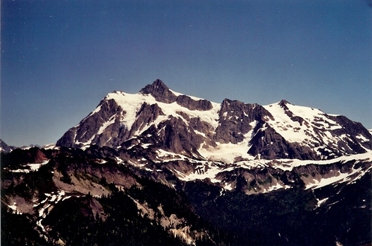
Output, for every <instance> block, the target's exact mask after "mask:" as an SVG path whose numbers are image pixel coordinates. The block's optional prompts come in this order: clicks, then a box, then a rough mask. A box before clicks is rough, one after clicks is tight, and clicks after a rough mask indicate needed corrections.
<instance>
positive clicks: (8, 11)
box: [0, 0, 372, 146]
mask: <svg viewBox="0 0 372 246" xmlns="http://www.w3.org/2000/svg"><path fill="white" fill-rule="evenodd" d="M368 3H369V2H368V1H366V0H312V1H305V0H297V1H296V0H275V1H274V0H272V1H269V0H254V1H243V0H237V1H228V0H225V1H221V0H213V1H212V0H203V1H200V0H199V1H192V0H191V1H177V0H169V1H162V0H159V1H156V0H155V1H139V0H133V1H127V0H122V1H102V0H99V1H83V0H68V1H67V0H58V1H50V0H45V1H41V0H37V1H35V0H14V1H9V0H3V1H2V17H1V18H2V20H1V22H2V28H1V32H2V33H1V34H2V36H1V41H2V54H1V60H2V64H1V66H2V71H1V72H2V73H1V136H0V137H1V138H2V139H3V140H5V141H6V142H7V143H9V144H12V145H18V146H20V145H28V144H47V143H53V142H55V141H56V140H57V139H58V138H59V137H60V136H62V134H63V133H64V132H65V131H66V130H67V129H68V128H70V127H72V126H74V125H76V124H77V123H78V122H79V121H80V120H81V119H82V118H83V117H85V116H86V115H87V114H88V113H89V112H91V111H92V110H93V109H94V108H95V107H96V105H97V104H98V103H99V101H100V100H101V99H102V98H103V97H104V96H105V95H106V94H107V93H108V92H111V91H113V90H123V91H126V92H130V93H135V92H137V91H139V90H140V89H141V88H142V87H144V86H145V85H146V84H149V83H151V82H152V81H153V80H155V79H157V78H160V79H162V80H163V81H164V82H165V83H166V84H167V85H168V86H169V87H170V88H171V89H173V90H175V91H179V92H183V93H185V94H191V95H195V96H198V97H202V98H206V99H209V100H212V101H216V102H221V101H222V100H223V99H224V98H230V99H238V100H241V101H244V102H246V103H260V104H269V103H273V102H276V101H279V100H280V99H282V98H285V99H287V100H288V101H290V102H292V103H293V104H298V105H307V106H312V107H317V108H320V109H321V110H323V111H325V112H327V113H335V114H343V115H346V116H347V117H349V118H351V119H353V120H355V121H359V122H362V123H363V124H364V125H365V126H366V127H367V128H372V119H371V113H372V104H371V96H372V92H371V91H372V85H371V84H372V75H371V68H372V58H371V57H372V42H371V41H372V8H371V6H369V4H368Z"/></svg>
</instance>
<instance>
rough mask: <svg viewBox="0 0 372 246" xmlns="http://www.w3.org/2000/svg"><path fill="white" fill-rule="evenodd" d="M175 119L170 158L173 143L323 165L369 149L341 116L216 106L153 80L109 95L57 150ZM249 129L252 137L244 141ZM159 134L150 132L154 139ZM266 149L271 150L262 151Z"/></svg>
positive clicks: (284, 107)
mask: <svg viewBox="0 0 372 246" xmlns="http://www.w3.org/2000/svg"><path fill="white" fill-rule="evenodd" d="M176 119H179V120H180V121H178V123H179V125H183V128H184V130H183V131H181V129H178V132H181V134H178V135H179V136H173V137H174V139H172V136H168V137H170V139H172V142H174V143H175V144H174V146H172V147H173V149H174V150H176V152H177V151H181V147H176V146H177V145H179V144H178V140H177V137H181V138H186V139H187V138H190V139H189V140H191V138H192V139H193V141H194V142H196V144H194V145H193V146H192V148H191V149H190V147H185V146H183V148H184V149H183V150H184V151H186V152H190V155H192V154H194V155H201V153H200V151H201V152H203V151H204V153H205V152H206V150H208V149H210V148H213V147H215V146H216V145H219V144H230V143H231V144H239V143H242V142H243V141H244V140H245V141H248V143H247V145H250V146H251V147H250V148H249V149H248V146H246V147H247V149H246V150H245V151H244V153H242V155H243V156H244V155H247V154H249V155H251V156H252V157H257V156H259V157H260V158H266V159H275V158H298V159H324V158H325V159H329V158H335V157H337V156H341V155H344V154H356V153H363V152H365V151H366V149H368V150H370V149H371V148H372V136H371V134H370V132H369V131H368V130H367V129H365V128H364V127H363V126H362V125H361V124H360V123H357V122H353V121H351V120H349V119H347V118H346V117H345V116H335V115H328V114H326V113H324V112H322V111H320V110H319V109H314V108H310V107H303V106H296V105H293V104H291V103H289V102H288V101H286V100H281V101H280V102H278V103H274V104H269V105H264V106H261V105H259V104H256V103H255V104H245V103H243V102H241V101H238V100H230V99H224V100H223V101H222V102H221V104H219V103H215V102H211V101H208V100H205V99H199V98H195V97H191V96H187V95H182V94H181V93H177V92H173V91H172V90H171V89H169V88H168V87H167V86H166V85H165V84H164V83H163V82H162V81H161V80H155V81H154V82H153V83H152V84H150V85H147V86H145V87H144V88H143V89H141V90H140V92H139V93H136V94H129V93H125V92H119V91H115V92H113V93H109V94H108V95H107V96H106V97H105V98H104V99H103V100H102V101H101V102H100V104H99V105H98V106H97V108H96V109H95V110H94V111H93V112H92V113H90V114H89V115H88V116H87V117H85V118H84V119H83V120H82V121H81V122H80V123H79V124H78V125H77V126H76V127H73V128H71V129H70V130H69V131H68V132H66V133H65V134H64V135H63V136H62V137H61V139H59V140H58V141H57V145H58V146H65V147H82V146H83V145H86V146H88V145H90V144H96V145H98V146H108V147H114V148H115V147H118V146H120V144H121V143H123V142H125V141H127V140H129V139H130V138H133V137H140V136H141V134H143V132H145V131H146V130H147V129H148V128H149V127H150V126H155V128H157V126H158V124H159V123H164V122H167V121H169V122H168V123H169V124H166V125H167V126H168V128H167V129H170V130H171V129H172V128H174V127H175V126H174V123H175V121H176ZM85 129H87V130H85ZM88 129H89V130H88ZM252 129H253V132H252V136H244V134H248V132H249V131H250V130H252ZM159 130H160V129H156V131H157V134H159ZM176 135H177V134H176ZM257 135H260V137H257ZM255 136H256V137H255ZM163 137H166V136H163ZM247 138H250V139H247ZM203 145H204V147H203ZM267 145H273V146H271V147H270V148H267ZM265 146H266V148H265ZM199 150H200V151H199ZM314 150H315V151H314ZM204 157H205V158H208V157H207V156H204Z"/></svg>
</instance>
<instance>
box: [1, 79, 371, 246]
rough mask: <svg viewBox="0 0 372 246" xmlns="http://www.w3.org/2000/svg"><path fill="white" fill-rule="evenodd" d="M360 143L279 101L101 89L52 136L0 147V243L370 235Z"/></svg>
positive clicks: (152, 88)
mask: <svg viewBox="0 0 372 246" xmlns="http://www.w3.org/2000/svg"><path fill="white" fill-rule="evenodd" d="M371 140H372V137H371V134H370V131H368V130H366V129H365V128H364V127H363V126H362V125H361V124H360V123H357V122H353V121H351V120H349V119H347V118H346V117H344V116H336V115H329V114H326V113H324V112H322V111H320V110H318V109H313V108H309V107H303V106H296V105H293V104H291V103H289V102H287V101H284V100H282V101H280V102H278V103H274V104H271V105H265V106H261V105H258V104H245V103H243V102H240V101H236V100H229V99H225V100H223V102H222V103H221V104H218V103H214V102H210V101H208V100H205V99H200V98H196V97H192V96H187V95H183V94H181V93H177V92H174V91H172V90H171V89H169V88H168V87H167V86H166V85H165V84H164V83H163V82H162V81H160V80H156V81H155V82H153V83H152V84H150V85H147V86H145V87H144V88H143V89H142V90H141V91H140V92H139V93H136V94H128V93H125V92H119V91H115V92H113V93H109V94H108V95H107V96H106V97H105V98H104V99H103V100H102V101H101V102H100V103H99V105H98V106H97V108H96V109H95V110H94V111H93V112H91V113H90V114H89V115H88V116H87V117H85V118H84V119H83V120H82V121H81V122H80V123H79V124H78V125H77V126H75V127H72V128H71V129H69V130H68V131H67V132H66V133H65V134H64V135H63V136H62V137H61V139H59V140H58V142H57V143H56V146H48V147H47V148H39V147H32V148H29V149H15V150H13V151H12V152H9V153H4V152H2V153H1V160H2V167H1V168H2V177H1V179H2V200H1V201H2V230H1V233H2V243H3V244H5V245H197V246H201V245H221V246H222V245H234V246H239V245H332V246H333V245H370V244H371V243H372V236H371V235H372V234H371V233H370V232H371V230H372V228H371V215H372V214H371V211H372V210H371V201H372V197H371V168H372V151H371ZM18 228H22V230H19V229H18ZM314 235H316V236H314Z"/></svg>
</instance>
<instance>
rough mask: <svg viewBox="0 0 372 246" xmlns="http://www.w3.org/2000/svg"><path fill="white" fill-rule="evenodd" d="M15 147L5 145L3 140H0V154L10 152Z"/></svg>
mask: <svg viewBox="0 0 372 246" xmlns="http://www.w3.org/2000/svg"><path fill="white" fill-rule="evenodd" d="M13 149H15V147H13V146H9V145H7V144H6V143H5V142H4V141H3V140H1V139H0V152H10V151H12V150H13Z"/></svg>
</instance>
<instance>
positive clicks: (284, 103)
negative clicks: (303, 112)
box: [279, 99, 291, 108]
mask: <svg viewBox="0 0 372 246" xmlns="http://www.w3.org/2000/svg"><path fill="white" fill-rule="evenodd" d="M287 104H291V103H290V102H288V101H287V100H285V99H282V100H280V102H279V105H280V106H281V107H282V108H288V107H287Z"/></svg>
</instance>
